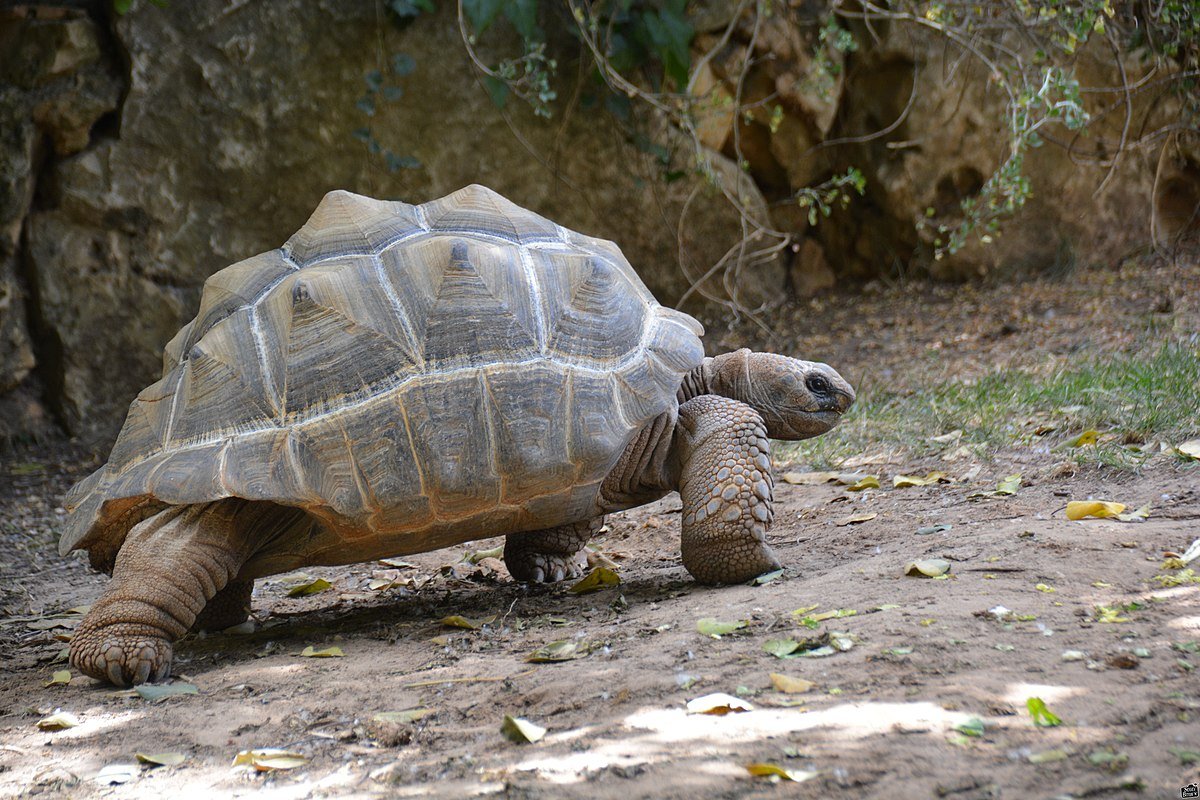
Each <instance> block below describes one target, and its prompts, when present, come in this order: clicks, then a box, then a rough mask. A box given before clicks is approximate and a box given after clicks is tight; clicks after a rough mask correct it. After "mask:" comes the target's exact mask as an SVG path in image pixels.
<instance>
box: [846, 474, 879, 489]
mask: <svg viewBox="0 0 1200 800" xmlns="http://www.w3.org/2000/svg"><path fill="white" fill-rule="evenodd" d="M878 488H879V476H878V475H864V476H863V477H862V478H860V479H859V480H858V481H857V482H856V483H854V484H853V485H851V486H847V487H846V491H847V492H861V491H863V490H864V489H878Z"/></svg>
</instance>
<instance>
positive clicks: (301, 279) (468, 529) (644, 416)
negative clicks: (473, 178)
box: [59, 186, 703, 574]
mask: <svg viewBox="0 0 1200 800" xmlns="http://www.w3.org/2000/svg"><path fill="white" fill-rule="evenodd" d="M702 334H703V329H702V328H701V327H700V325H699V323H697V322H696V321H695V320H694V319H692V318H691V317H689V316H687V315H686V314H683V313H680V312H677V311H674V310H671V309H667V308H664V307H662V306H660V305H659V304H658V303H657V302H656V301H655V300H654V297H653V296H652V295H651V294H650V292H649V290H647V288H646V287H645V285H644V284H643V283H642V282H641V280H640V279H639V278H638V276H637V274H636V273H635V272H634V271H633V269H632V267H630V265H629V263H628V262H627V261H626V260H625V258H624V257H623V256H622V255H621V252H620V250H619V249H618V248H617V247H616V246H615V245H614V244H613V243H611V242H607V241H603V240H600V239H594V238H592V237H589V236H584V235H582V234H579V233H575V232H574V231H570V230H566V229H564V228H563V227H561V226H559V225H557V224H555V223H553V222H551V221H550V220H547V219H545V218H544V217H541V216H539V215H537V214H534V213H533V212H530V211H527V210H525V209H523V208H521V207H519V206H517V205H515V204H513V203H512V202H510V201H509V200H506V199H505V198H503V197H501V196H500V195H499V194H497V193H495V192H493V191H491V190H490V189H487V188H485V187H482V186H468V187H467V188H465V189H461V190H459V191H457V192H455V193H453V194H451V195H448V196H446V197H444V198H441V199H440V200H435V201H432V202H429V203H426V204H424V205H418V206H413V205H408V204H406V203H401V202H385V201H379V200H373V199H370V198H367V197H362V196H360V195H355V194H351V193H349V192H344V191H335V192H331V193H329V194H328V195H326V196H325V198H324V199H323V200H322V201H321V204H320V205H319V206H318V207H317V209H316V211H315V212H314V213H313V215H312V217H311V218H310V219H309V220H308V222H307V223H306V224H305V225H304V227H302V228H301V229H300V230H299V231H298V232H297V233H296V234H295V235H294V236H292V238H291V239H289V240H288V242H287V243H286V244H285V245H284V246H283V247H282V248H280V249H278V250H272V251H270V252H268V253H263V254H261V255H258V256H255V257H253V258H250V259H247V260H245V261H242V262H240V263H237V264H234V265H233V266H230V267H227V268H225V269H223V270H221V271H220V272H217V273H216V274H214V275H212V276H211V277H210V278H209V279H208V280H207V281H206V282H205V284H204V290H203V294H202V298H201V302H200V309H199V312H198V313H197V314H196V318H195V319H194V320H192V321H191V322H190V323H189V324H188V325H186V326H185V327H184V328H183V329H182V330H181V331H179V333H178V334H177V335H176V336H175V338H174V339H172V340H171V342H170V343H169V344H168V345H167V347H166V350H165V352H164V354H163V376H162V379H161V380H159V381H158V382H156V383H154V384H152V385H151V386H149V387H147V388H146V389H145V390H143V391H142V392H141V393H140V394H139V395H138V397H137V399H136V400H134V401H133V403H132V405H131V406H130V408H129V414H128V417H127V418H126V421H125V425H124V427H123V428H122V430H121V434H120V436H119V438H118V440H117V442H116V445H115V446H114V447H113V450H112V453H111V455H110V456H109V460H108V463H107V464H105V465H104V466H103V467H101V468H100V469H99V470H98V471H96V472H95V473H94V474H92V475H91V476H90V477H88V478H87V479H85V480H84V481H82V482H81V483H80V484H79V485H77V486H76V487H75V488H74V489H73V490H72V491H71V493H70V494H69V495H68V498H67V501H66V505H67V508H68V509H69V510H71V511H72V515H71V517H70V519H69V521H68V526H67V528H66V530H65V531H64V533H63V535H62V538H61V540H60V543H59V549H60V551H61V552H63V553H66V552H68V551H70V550H73V549H77V548H86V549H90V550H92V553H93V561H96V555H97V553H104V554H106V555H104V556H103V557H101V559H100V562H101V563H102V564H103V563H108V564H109V566H111V563H110V562H111V558H112V557H113V556H114V555H115V553H116V550H117V549H118V548H119V547H120V544H121V542H122V541H123V540H124V537H125V535H126V534H127V532H128V531H129V529H130V528H131V527H132V526H133V525H134V524H136V523H137V522H139V521H140V520H141V519H144V518H146V517H147V516H149V515H151V514H153V513H156V512H157V511H158V510H161V509H162V508H164V507H165V506H166V505H181V504H194V503H206V502H211V501H214V500H219V499H221V498H226V497H240V498H245V499H247V500H253V501H262V502H270V503H275V504H278V505H280V506H286V507H295V508H300V509H303V510H304V511H305V512H307V514H308V517H309V519H310V520H311V519H315V520H317V521H318V522H319V523H320V524H319V525H316V526H313V525H311V524H310V528H311V529H312V530H311V532H309V533H308V534H307V535H306V536H307V538H306V539H305V541H304V543H303V544H301V545H297V546H298V547H300V550H299V551H298V552H296V553H293V554H291V557H290V562H295V563H296V564H318V563H326V564H332V563H351V562H354V561H360V560H366V559H369V558H373V557H379V555H380V554H384V555H386V554H396V555H398V554H402V553H412V552H420V551H424V550H431V549H435V548H437V547H442V546H445V545H448V544H453V543H456V542H461V541H466V540H468V539H472V538H478V537H480V536H491V535H498V534H503V533H512V532H516V531H522V530H537V529H541V528H547V527H552V526H554V525H560V524H565V523H567V522H573V521H578V520H581V519H587V518H589V517H591V516H594V515H595V513H596V512H595V502H596V498H597V495H598V492H599V485H600V482H601V481H602V480H603V479H604V477H605V475H606V474H607V473H608V472H609V471H610V470H611V468H612V467H613V465H614V464H615V463H616V461H617V459H618V458H619V456H620V455H621V452H622V450H623V449H624V448H625V446H626V444H627V443H628V442H629V441H630V439H631V438H632V437H633V436H634V435H635V434H636V432H637V431H638V430H639V429H641V428H642V427H643V426H645V425H646V424H647V423H648V422H649V421H650V420H652V419H654V418H655V417H656V416H658V415H660V414H662V413H664V412H666V411H669V410H671V409H672V408H673V407H674V405H675V402H676V401H675V395H676V391H677V390H678V388H679V385H680V382H681V380H682V377H683V375H684V374H685V373H686V372H687V371H688V370H690V369H692V368H693V367H695V366H697V365H698V364H699V363H700V362H701V360H702V358H703V349H702V346H701V343H700V339H699V338H698V337H699V336H700V335H702ZM284 560H289V559H284ZM290 562H289V563H290ZM276 566H285V565H282V564H280V565H276ZM289 568H290V567H289ZM260 571H262V572H263V574H265V569H264V570H260Z"/></svg>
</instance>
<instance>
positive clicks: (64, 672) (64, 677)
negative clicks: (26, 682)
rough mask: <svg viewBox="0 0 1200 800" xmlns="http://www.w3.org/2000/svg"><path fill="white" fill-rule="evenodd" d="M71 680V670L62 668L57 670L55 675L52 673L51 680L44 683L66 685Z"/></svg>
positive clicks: (46, 684)
mask: <svg viewBox="0 0 1200 800" xmlns="http://www.w3.org/2000/svg"><path fill="white" fill-rule="evenodd" d="M70 682H71V670H69V669H60V670H59V671H58V672H55V673H54V674H53V675H51V676H50V680H48V681H47V682H46V683H45V684H43V685H45V686H65V685H67V684H68V683H70Z"/></svg>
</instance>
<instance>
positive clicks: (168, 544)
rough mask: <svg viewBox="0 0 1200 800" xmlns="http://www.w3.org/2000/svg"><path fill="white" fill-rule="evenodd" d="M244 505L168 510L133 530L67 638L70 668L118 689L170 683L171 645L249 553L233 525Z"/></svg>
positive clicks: (217, 504) (218, 504) (225, 504)
mask: <svg viewBox="0 0 1200 800" xmlns="http://www.w3.org/2000/svg"><path fill="white" fill-rule="evenodd" d="M242 505H243V504H241V503H235V502H228V501H226V502H218V503H209V504H206V505H195V506H173V507H171V508H168V509H166V510H164V511H161V512H159V513H158V514H156V515H155V516H153V517H150V518H149V519H147V520H144V521H143V522H141V523H139V524H138V525H136V526H134V527H133V529H132V530H130V531H129V534H128V535H127V536H126V538H125V542H124V543H123V544H122V545H121V550H120V552H119V553H118V554H117V560H116V564H115V565H114V568H113V575H112V581H111V582H110V583H109V585H108V587H107V588H106V589H105V591H104V594H103V595H102V596H101V597H100V599H99V600H97V601H96V602H95V603H94V604H93V605H92V608H91V610H90V611H89V612H88V613H87V616H85V617H84V618H83V621H82V622H80V623H79V627H78V628H77V629H76V630H75V635H74V636H73V637H72V638H71V664H72V665H73V666H75V667H76V668H77V669H79V670H80V671H81V672H83V673H84V674H85V675H90V676H91V677H93V678H97V679H99V680H106V681H109V682H111V683H114V684H116V685H117V686H127V685H130V684H136V683H145V682H146V681H160V680H163V679H165V678H166V677H168V676H169V675H170V674H171V659H172V656H173V651H172V643H173V642H174V641H175V640H176V639H178V638H179V637H180V636H182V635H183V634H184V633H186V632H187V631H188V629H189V628H191V627H192V624H193V623H194V622H195V621H196V616H197V614H199V613H200V611H201V609H203V608H204V605H205V603H207V602H208V601H209V600H210V599H211V598H213V597H214V596H215V595H216V594H217V593H218V592H219V591H220V590H221V589H223V588H224V587H225V585H226V584H227V583H229V580H230V579H231V578H232V577H233V576H235V575H236V574H237V573H238V571H239V570H240V569H241V567H242V564H243V563H244V562H245V560H246V558H247V556H248V555H249V553H250V548H249V546H248V544H247V542H246V541H245V537H243V536H241V535H239V533H238V527H239V526H237V525H235V516H236V513H237V511H238V510H239V508H240V507H241V506H242Z"/></svg>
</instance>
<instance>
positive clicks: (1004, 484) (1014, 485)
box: [996, 472, 1021, 497]
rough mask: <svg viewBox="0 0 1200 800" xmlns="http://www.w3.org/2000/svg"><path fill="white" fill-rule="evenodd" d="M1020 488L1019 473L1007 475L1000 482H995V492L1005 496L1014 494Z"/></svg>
mask: <svg viewBox="0 0 1200 800" xmlns="http://www.w3.org/2000/svg"><path fill="white" fill-rule="evenodd" d="M1020 488H1021V473H1019V472H1018V473H1016V474H1014V475H1008V476H1006V477H1005V478H1004V480H1002V481H1000V483H998V484H996V494H997V495H999V496H1001V497H1005V496H1008V495H1014V494H1016V493H1017V490H1018V489H1020Z"/></svg>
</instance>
